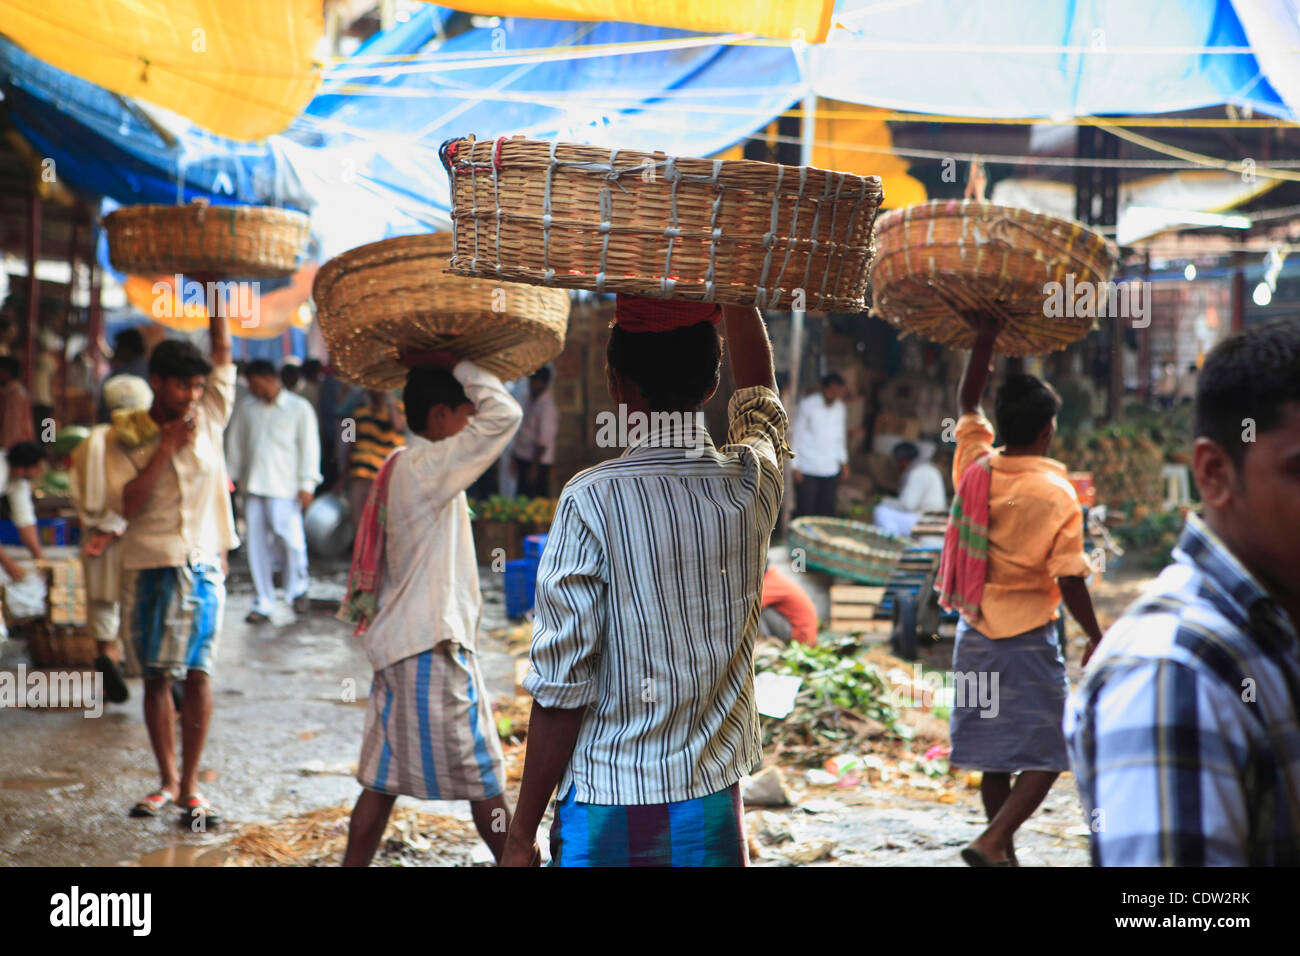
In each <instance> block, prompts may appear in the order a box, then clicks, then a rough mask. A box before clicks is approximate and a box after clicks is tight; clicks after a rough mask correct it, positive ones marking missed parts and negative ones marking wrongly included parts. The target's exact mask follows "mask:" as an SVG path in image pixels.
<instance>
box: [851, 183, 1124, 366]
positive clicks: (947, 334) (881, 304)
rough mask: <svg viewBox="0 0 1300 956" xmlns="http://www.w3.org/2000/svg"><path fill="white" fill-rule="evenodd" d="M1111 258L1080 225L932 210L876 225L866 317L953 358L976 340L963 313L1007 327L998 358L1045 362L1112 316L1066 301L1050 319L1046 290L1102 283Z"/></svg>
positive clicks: (966, 209)
mask: <svg viewBox="0 0 1300 956" xmlns="http://www.w3.org/2000/svg"><path fill="white" fill-rule="evenodd" d="M1116 258H1117V250H1116V248H1115V245H1114V244H1113V243H1111V242H1110V241H1109V240H1107V239H1106V238H1104V237H1103V236H1101V235H1100V234H1098V233H1096V232H1094V231H1092V230H1091V229H1089V228H1088V227H1087V226H1084V225H1083V224H1082V223H1078V222H1074V221H1072V220H1067V219H1057V218H1054V217H1052V216H1044V215H1041V214H1039V213H1034V212H1030V211H1029V210H1026V209H1014V208H1011V207H1008V206H995V205H993V204H992V203H987V202H983V201H979V200H956V199H952V200H947V199H941V200H935V201H932V202H927V203H921V204H919V205H916V206H908V207H907V208H906V209H896V210H893V211H891V212H888V213H885V214H884V215H882V216H881V217H880V221H879V222H878V223H877V225H876V258H875V262H874V264H873V265H872V270H871V281H872V290H873V298H874V302H873V304H872V310H873V311H874V312H875V313H876V314H878V315H879V316H881V317H882V318H885V319H888V320H889V321H890V322H892V323H893V324H894V325H895V326H897V327H898V328H899V329H901V330H903V331H906V332H915V333H916V334H917V335H920V336H922V337H923V338H927V339H930V340H932V341H935V342H939V343H941V344H943V345H947V346H950V347H953V348H969V347H970V345H971V344H972V343H973V342H974V340H975V333H974V331H973V330H972V328H971V326H970V325H969V324H968V323H967V322H966V321H965V320H964V319H963V318H962V313H971V312H991V313H994V314H997V315H1000V316H1002V317H1003V318H1004V319H1005V320H1006V325H1005V327H1004V328H1003V330H1002V332H1001V334H1000V335H999V336H998V340H997V343H996V344H995V346H994V350H995V351H997V352H1000V353H1002V354H1005V355H1034V354H1038V353H1042V352H1050V351H1052V350H1053V349H1059V348H1064V347H1065V346H1067V345H1069V344H1070V343H1071V342H1075V341H1077V340H1078V339H1081V338H1083V336H1085V335H1087V334H1088V331H1089V330H1090V329H1091V328H1092V327H1093V322H1094V321H1095V318H1096V316H1098V315H1100V314H1113V313H1111V312H1106V313H1102V312H1101V311H1100V310H1101V309H1102V308H1103V306H1101V305H1100V303H1098V302H1097V300H1096V299H1093V300H1092V301H1093V303H1094V305H1093V307H1091V308H1088V307H1084V308H1080V309H1076V308H1074V304H1075V303H1074V299H1073V297H1067V298H1068V301H1066V300H1058V301H1059V302H1060V303H1061V305H1062V308H1061V309H1060V310H1052V309H1049V308H1048V303H1049V293H1048V288H1049V287H1048V284H1049V283H1052V282H1058V283H1061V286H1062V289H1063V291H1069V290H1073V289H1075V288H1079V289H1082V288H1084V285H1083V284H1084V283H1097V284H1100V283H1107V282H1109V280H1110V277H1111V275H1112V274H1113V272H1114V269H1115V261H1116ZM1070 277H1072V278H1070ZM1112 304H1113V303H1112ZM1109 307H1110V306H1106V308H1109ZM1054 311H1059V312H1060V313H1062V314H1053V312H1054Z"/></svg>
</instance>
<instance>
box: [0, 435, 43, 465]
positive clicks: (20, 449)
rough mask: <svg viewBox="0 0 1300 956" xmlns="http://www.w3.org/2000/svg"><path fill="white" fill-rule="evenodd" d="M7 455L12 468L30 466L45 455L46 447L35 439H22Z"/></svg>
mask: <svg viewBox="0 0 1300 956" xmlns="http://www.w3.org/2000/svg"><path fill="white" fill-rule="evenodd" d="M5 455H6V457H7V458H8V459H9V467H10V468H30V467H31V466H32V465H34V464H36V463H37V462H39V461H41V460H42V459H43V458H44V457H45V449H44V448H42V447H41V446H40V445H38V444H36V442H34V441H20V442H18V444H16V445H14V446H13V447H12V448H10V449H9V451H7V452H6V453H5Z"/></svg>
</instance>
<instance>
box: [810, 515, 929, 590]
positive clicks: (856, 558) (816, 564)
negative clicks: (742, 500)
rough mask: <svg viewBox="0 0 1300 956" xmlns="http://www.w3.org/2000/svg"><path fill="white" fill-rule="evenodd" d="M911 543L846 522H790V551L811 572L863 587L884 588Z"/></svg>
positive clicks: (832, 519) (815, 519) (869, 527)
mask: <svg viewBox="0 0 1300 956" xmlns="http://www.w3.org/2000/svg"><path fill="white" fill-rule="evenodd" d="M910 544H911V542H910V541H909V540H908V539H906V538H900V537H898V536H896V535H892V534H889V533H888V532H886V531H881V530H880V529H879V528H875V527H872V526H871V525H867V524H863V523H862V522H860V521H849V520H848V519H846V518H821V517H811V516H810V517H805V518H795V519H794V521H792V522H790V547H791V548H801V549H803V553H804V555H805V560H806V561H807V565H808V567H810V568H813V569H815V570H818V571H825V572H826V573H827V574H833V575H836V576H838V577H844V578H851V579H852V580H854V581H860V582H862V583H863V584H884V583H886V582H887V581H888V580H889V576H890V575H891V574H893V573H894V567H895V566H896V565H897V564H898V562H899V559H901V558H902V556H903V549H904V548H906V547H907V546H908V545H910Z"/></svg>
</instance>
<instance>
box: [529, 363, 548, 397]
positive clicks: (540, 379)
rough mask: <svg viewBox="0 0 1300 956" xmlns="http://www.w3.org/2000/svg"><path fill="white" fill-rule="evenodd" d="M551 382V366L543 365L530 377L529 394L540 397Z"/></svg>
mask: <svg viewBox="0 0 1300 956" xmlns="http://www.w3.org/2000/svg"><path fill="white" fill-rule="evenodd" d="M550 384H551V367H550V366H549V365H543V366H542V367H541V368H539V369H538V370H537V371H536V372H534V373H533V374H532V375H530V376H529V377H528V394H530V395H532V396H533V398H537V397H539V396H540V395H541V394H542V392H544V391H546V389H547V387H549V386H550Z"/></svg>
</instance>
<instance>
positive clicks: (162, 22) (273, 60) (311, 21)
mask: <svg viewBox="0 0 1300 956" xmlns="http://www.w3.org/2000/svg"><path fill="white" fill-rule="evenodd" d="M321 11H322V5H321V0H154V2H151V3H140V2H138V0H56V2H52V0H0V29H2V30H3V31H4V33H5V34H6V35H7V36H8V37H9V38H10V39H12V40H13V41H14V42H15V43H17V44H18V45H19V46H21V47H22V48H23V49H24V50H26V51H27V52H28V53H31V54H32V55H33V56H36V57H39V58H40V59H42V60H44V61H45V62H46V63H50V64H52V65H54V66H57V67H59V68H60V69H63V70H67V71H68V72H69V73H73V74H75V75H76V76H79V77H81V78H82V79H85V80H89V81H90V82H92V83H95V84H97V85H98V86H102V87H104V88H105V89H108V90H112V91H113V92H114V93H120V94H122V95H124V96H131V97H136V98H138V99H141V100H146V101H148V102H150V103H156V104H158V105H159V106H162V107H165V108H167V109H169V110H172V111H174V112H176V113H180V114H181V115H183V116H185V117H187V118H188V119H190V120H192V121H193V122H194V123H196V124H197V125H199V126H201V127H203V128H204V129H207V130H210V131H211V132H214V133H217V134H219V135H221V136H226V137H229V138H231V139H237V140H253V139H263V138H265V137H267V136H269V135H271V134H272V133H278V132H280V131H281V130H283V129H284V128H285V127H287V126H288V125H289V123H290V122H292V120H293V118H294V117H295V116H297V115H298V114H299V113H301V112H302V109H303V107H305V106H306V105H307V103H308V102H309V101H310V100H311V97H312V94H313V93H315V91H316V87H317V84H318V83H319V82H320V68H319V65H318V64H317V63H315V62H314V59H313V57H314V54H315V50H316V45H317V43H318V42H319V40H320V38H321V32H322V29H323V21H322V13H321Z"/></svg>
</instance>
